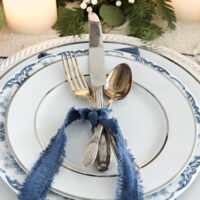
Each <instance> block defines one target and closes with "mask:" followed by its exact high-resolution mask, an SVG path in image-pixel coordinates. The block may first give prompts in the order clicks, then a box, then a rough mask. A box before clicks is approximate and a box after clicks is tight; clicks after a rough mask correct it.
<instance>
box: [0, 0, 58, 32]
mask: <svg viewBox="0 0 200 200" xmlns="http://www.w3.org/2000/svg"><path fill="white" fill-rule="evenodd" d="M3 7H4V12H5V17H6V21H7V24H8V26H9V27H10V29H12V30H13V31H15V32H18V33H24V34H36V33H40V32H43V31H46V30H48V29H49V28H51V27H52V26H53V25H54V24H55V22H56V20H57V7H56V0H3Z"/></svg>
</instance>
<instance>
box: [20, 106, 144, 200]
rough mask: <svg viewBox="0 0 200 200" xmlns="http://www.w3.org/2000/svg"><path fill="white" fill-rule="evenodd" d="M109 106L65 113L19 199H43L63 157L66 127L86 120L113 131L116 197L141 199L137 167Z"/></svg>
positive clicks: (123, 199) (131, 199)
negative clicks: (115, 158)
mask: <svg viewBox="0 0 200 200" xmlns="http://www.w3.org/2000/svg"><path fill="white" fill-rule="evenodd" d="M110 112H111V110H110V109H107V108H102V109H97V108H94V109H88V108H83V109H75V108H71V110H70V111H69V112H68V114H67V116H66V118H65V120H64V123H63V125H62V127H61V128H60V129H59V130H58V132H57V134H56V136H54V137H53V138H52V139H51V141H50V144H49V145H48V147H47V148H46V149H45V150H44V151H43V152H42V153H41V155H40V157H39V159H38V160H37V162H36V163H35V165H34V166H33V168H32V169H31V171H30V172H29V174H28V175H27V177H26V180H25V182H24V185H23V188H22V190H21V192H20V194H19V196H18V197H19V199H20V200H43V199H45V198H46V196H47V194H48V192H49V190H50V187H51V184H52V182H53V178H54V176H55V174H57V173H58V171H59V168H60V166H61V165H62V162H63V159H64V157H65V150H64V149H65V145H66V141H67V137H66V134H65V129H66V127H67V126H69V125H70V124H71V123H72V122H74V121H76V120H84V121H89V122H90V123H91V125H92V129H93V128H94V127H96V126H97V124H98V123H101V124H102V125H103V126H105V127H107V128H108V129H110V131H111V132H112V133H113V134H115V136H116V137H115V142H116V145H117V151H118V155H119V160H118V180H117V188H116V194H115V200H143V199H144V197H143V196H144V195H143V189H142V186H141V180H140V176H139V173H138V171H137V169H136V166H135V163H134V158H133V156H132V155H131V153H130V151H129V150H128V149H127V144H126V141H125V139H124V138H123V136H122V133H121V130H120V127H119V124H118V122H117V120H116V119H114V118H110V119H109V113H110Z"/></svg>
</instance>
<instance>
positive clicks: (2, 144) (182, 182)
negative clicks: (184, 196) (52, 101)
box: [0, 49, 200, 200]
mask: <svg viewBox="0 0 200 200" xmlns="http://www.w3.org/2000/svg"><path fill="white" fill-rule="evenodd" d="M134 51H136V52H137V53H136V54H131V53H129V52H123V51H120V50H117V51H116V50H109V51H106V52H105V53H106V54H108V55H115V56H117V55H118V56H126V57H127V56H128V57H132V58H133V59H134V60H136V61H138V62H141V63H144V64H147V65H148V66H151V67H152V68H154V69H156V70H158V71H159V72H161V73H162V74H163V75H165V76H167V77H168V78H170V79H171V80H172V81H173V82H174V83H176V85H177V86H178V87H179V88H181V90H182V91H183V92H184V94H185V96H186V97H187V99H188V100H189V101H190V103H191V106H192V108H193V110H194V113H195V116H196V119H197V123H198V126H199V124H200V110H199V106H198V104H197V102H196V100H195V98H194V97H193V96H192V94H191V93H190V92H189V91H188V90H187V88H186V87H185V86H184V84H183V83H182V82H181V81H179V80H178V79H177V78H175V77H174V76H173V75H171V74H170V73H169V72H168V71H167V70H165V69H164V68H162V67H160V66H158V65H156V64H154V63H152V62H150V61H148V60H146V59H144V58H142V57H140V56H139V50H137V49H134ZM75 53H76V54H77V55H87V54H88V50H87V49H86V50H77V51H75ZM60 59H61V54H60V53H59V54H56V55H51V54H48V53H46V52H43V53H40V54H39V55H38V60H37V62H35V63H32V64H30V65H28V66H26V67H25V68H23V69H22V70H21V71H20V72H19V73H16V74H15V75H14V76H13V77H12V78H11V79H10V80H8V81H7V82H6V83H5V84H4V86H3V87H2V88H1V90H0V149H1V151H0V176H1V177H2V178H3V179H4V180H5V181H6V182H7V183H8V185H9V186H10V187H11V188H12V189H14V190H15V191H16V192H17V191H19V190H20V188H21V186H22V183H23V181H24V178H25V173H24V172H23V170H22V169H21V168H20V167H19V166H18V164H17V163H16V161H15V159H14V158H13V156H12V155H11V153H10V151H9V149H8V146H7V143H6V140H5V118H6V110H7V108H8V105H9V102H10V100H11V98H12V96H13V95H14V93H15V92H16V90H17V89H18V88H19V87H20V86H21V85H22V84H23V83H24V82H25V81H26V80H27V79H28V78H29V77H30V76H31V75H32V74H33V73H35V72H37V71H38V70H39V69H41V68H43V67H45V66H47V65H49V64H51V63H54V62H57V61H59V60H60ZM199 166H200V133H198V142H197V146H196V149H195V152H194V156H193V157H192V159H191V161H190V162H189V164H188V166H187V167H186V168H185V170H184V171H183V172H182V173H181V175H180V176H178V177H177V178H176V179H175V180H174V181H173V182H171V183H170V184H168V185H167V186H165V187H163V188H162V189H161V190H159V191H157V192H155V193H153V194H151V195H149V196H147V197H146V198H145V199H146V200H156V199H159V200H160V199H163V200H170V199H174V198H176V196H177V195H178V193H179V192H180V191H181V190H183V189H185V188H186V187H187V186H188V185H189V184H190V183H191V181H192V180H193V179H194V178H195V175H196V174H197V172H198V171H199ZM58 199H59V200H61V199H68V198H65V197H61V196H58V195H56V194H53V193H50V194H49V195H48V198H47V200H58Z"/></svg>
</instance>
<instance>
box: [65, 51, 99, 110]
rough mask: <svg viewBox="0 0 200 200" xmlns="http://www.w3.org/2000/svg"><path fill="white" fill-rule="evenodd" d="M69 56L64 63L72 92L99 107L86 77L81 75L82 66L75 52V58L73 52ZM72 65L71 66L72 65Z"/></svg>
mask: <svg viewBox="0 0 200 200" xmlns="http://www.w3.org/2000/svg"><path fill="white" fill-rule="evenodd" d="M69 57H70V59H69V58H68V56H67V55H66V56H63V54H62V61H63V66H64V69H65V73H66V75H67V81H68V83H69V85H70V87H71V89H72V92H73V93H74V94H75V95H76V96H79V97H82V98H85V99H87V100H88V101H90V102H91V103H92V104H93V105H94V106H96V107H97V103H96V101H95V99H94V98H93V97H92V95H91V92H90V89H89V87H88V84H87V82H86V80H85V77H84V76H83V74H82V73H81V70H80V66H79V64H78V61H77V59H76V56H75V54H74V52H73V57H72V54H71V52H70V53H69ZM70 63H71V64H70Z"/></svg>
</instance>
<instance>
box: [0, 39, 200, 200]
mask: <svg viewBox="0 0 200 200" xmlns="http://www.w3.org/2000/svg"><path fill="white" fill-rule="evenodd" d="M125 38H127V37H125ZM79 45H80V44H79ZM81 45H82V44H81ZM75 46H76V45H75ZM75 46H73V47H75ZM83 46H84V45H83ZM112 46H114V45H113V44H112ZM119 46H120V45H118V47H119ZM124 46H125V45H124ZM120 47H121V46H120ZM65 48H66V47H65ZM110 48H111V47H110ZM70 50H71V48H70ZM50 51H53V50H50ZM137 59H141V58H139V57H138V58H137ZM26 61H27V60H26ZM29 63H30V62H29ZM23 64H26V63H25V62H24V63H23ZM40 64H41V63H40ZM42 64H45V63H42ZM154 66H155V68H156V65H154ZM157 69H158V67H157ZM159 70H160V69H159ZM168 76H169V77H170V74H168ZM18 78H22V77H18ZM170 78H171V77H170ZM172 78H173V77H172ZM2 79H3V78H2ZM193 79H194V78H193ZM178 80H179V79H175V82H177V81H178ZM13 81H14V80H13ZM22 81H23V80H22ZM195 81H196V80H195ZM12 83H14V82H12ZM18 83H19V80H18ZM19 84H20V83H19ZM178 85H179V86H181V87H182V86H183V85H180V82H178ZM194 85H195V84H194ZM4 89H5V88H4ZM182 90H183V91H185V89H183V88H182ZM19 91H20V90H19ZM133 94H134V93H133ZM187 96H188V95H187ZM190 100H191V98H190ZM124 101H125V100H124ZM121 104H122V102H120V104H119V105H121ZM192 106H193V107H194V103H193V105H192ZM197 114H198V113H197ZM180 177H182V176H179V178H180ZM173 183H174V181H173ZM175 184H176V185H178V184H177V182H176V183H175ZM166 188H167V189H168V188H169V187H165V191H167V192H161V191H163V190H160V191H159V192H155V193H154V195H153V196H154V197H155V196H156V195H158V194H159V193H160V194H159V199H161V198H162V197H164V196H165V197H166V195H168V193H169V190H166ZM170 188H172V187H171V186H170ZM173 188H175V187H173ZM183 188H185V187H183ZM179 191H180V190H179ZM163 195H164V196H163ZM153 196H152V195H149V196H148V197H147V198H151V199H152V198H153ZM164 199H166V198H164Z"/></svg>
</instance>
